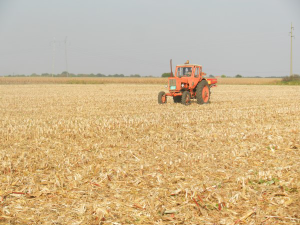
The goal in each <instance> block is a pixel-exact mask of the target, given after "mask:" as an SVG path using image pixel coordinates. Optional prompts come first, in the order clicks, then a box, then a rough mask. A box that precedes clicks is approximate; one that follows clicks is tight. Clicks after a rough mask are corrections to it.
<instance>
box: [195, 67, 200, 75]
mask: <svg viewBox="0 0 300 225" xmlns="http://www.w3.org/2000/svg"><path fill="white" fill-rule="evenodd" d="M195 77H199V67H196V68H195Z"/></svg>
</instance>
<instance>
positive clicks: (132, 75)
mask: <svg viewBox="0 0 300 225" xmlns="http://www.w3.org/2000/svg"><path fill="white" fill-rule="evenodd" d="M52 76H53V77H142V76H141V75H140V74H131V75H129V76H125V75H124V74H109V75H105V74H102V73H97V74H94V73H90V74H84V73H79V74H74V73H68V72H67V71H63V72H62V73H60V74H53V75H52V74H51V73H42V74H36V73H33V74H31V75H23V74H14V75H7V76H5V77H52ZM144 77H153V76H152V75H149V76H144Z"/></svg>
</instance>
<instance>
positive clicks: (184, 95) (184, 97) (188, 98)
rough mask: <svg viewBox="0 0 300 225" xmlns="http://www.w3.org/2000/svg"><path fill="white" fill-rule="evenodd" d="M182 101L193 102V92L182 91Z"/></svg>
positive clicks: (187, 103)
mask: <svg viewBox="0 0 300 225" xmlns="http://www.w3.org/2000/svg"><path fill="white" fill-rule="evenodd" d="M181 103H182V104H183V105H190V104H191V93H190V92H189V91H184V92H183V93H182V97H181Z"/></svg>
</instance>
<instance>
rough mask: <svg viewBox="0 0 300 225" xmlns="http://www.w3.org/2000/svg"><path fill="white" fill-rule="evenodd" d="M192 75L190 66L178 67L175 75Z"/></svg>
mask: <svg viewBox="0 0 300 225" xmlns="http://www.w3.org/2000/svg"><path fill="white" fill-rule="evenodd" d="M190 76H192V67H178V69H177V77H190Z"/></svg>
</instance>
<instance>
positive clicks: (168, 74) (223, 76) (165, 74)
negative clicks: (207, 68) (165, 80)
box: [161, 73, 279, 78]
mask: <svg viewBox="0 0 300 225" xmlns="http://www.w3.org/2000/svg"><path fill="white" fill-rule="evenodd" d="M170 76H171V73H163V74H162V75H161V77H170ZM208 77H209V78H215V77H216V76H215V75H212V74H210V75H208ZM232 77H235V78H243V76H242V75H241V74H237V75H235V76H232ZM232 77H231V76H227V75H225V74H222V75H221V78H232ZM247 78H263V77H261V76H249V77H247ZM267 78H279V77H277V76H270V77H267Z"/></svg>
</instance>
